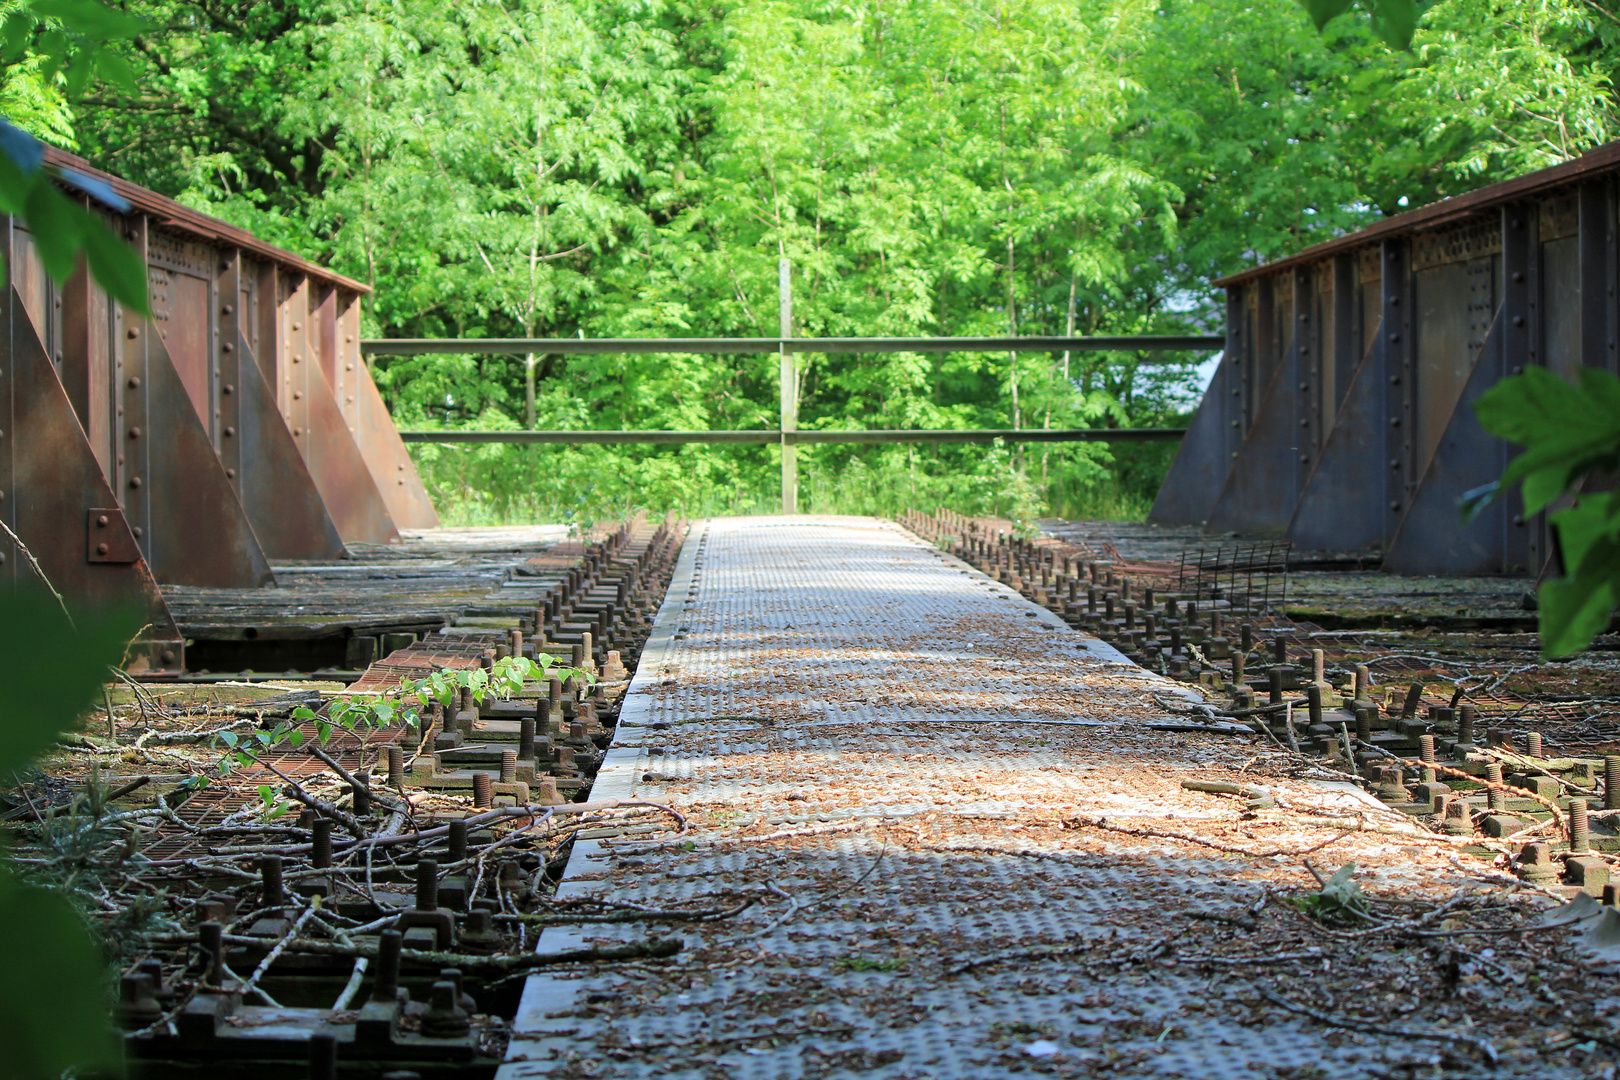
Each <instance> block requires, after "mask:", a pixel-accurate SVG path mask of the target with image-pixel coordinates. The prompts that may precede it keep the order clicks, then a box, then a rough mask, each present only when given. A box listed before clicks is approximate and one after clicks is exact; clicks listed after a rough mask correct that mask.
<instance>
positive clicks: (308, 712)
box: [292, 705, 315, 720]
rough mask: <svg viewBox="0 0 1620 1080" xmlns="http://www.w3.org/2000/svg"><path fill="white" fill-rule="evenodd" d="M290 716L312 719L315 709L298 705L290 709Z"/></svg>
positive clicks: (295, 718)
mask: <svg viewBox="0 0 1620 1080" xmlns="http://www.w3.org/2000/svg"><path fill="white" fill-rule="evenodd" d="M292 718H293V719H294V720H313V719H315V710H314V709H311V708H309V707H308V706H305V705H300V706H298V707H297V708H296V709H294V710H293V711H292Z"/></svg>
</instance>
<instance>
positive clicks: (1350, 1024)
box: [1260, 987, 1497, 1065]
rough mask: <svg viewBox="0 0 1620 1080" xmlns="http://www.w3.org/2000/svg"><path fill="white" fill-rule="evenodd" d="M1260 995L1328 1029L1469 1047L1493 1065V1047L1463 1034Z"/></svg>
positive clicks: (1261, 990)
mask: <svg viewBox="0 0 1620 1080" xmlns="http://www.w3.org/2000/svg"><path fill="white" fill-rule="evenodd" d="M1260 996H1261V997H1263V998H1265V999H1266V1000H1267V1001H1269V1002H1271V1003H1272V1004H1273V1005H1278V1006H1280V1007H1282V1008H1284V1009H1287V1010H1288V1011H1289V1012H1293V1013H1298V1014H1300V1015H1301V1016H1308V1017H1310V1018H1311V1019H1312V1020H1319V1021H1321V1022H1322V1023H1324V1024H1327V1025H1329V1026H1330V1027H1336V1028H1343V1029H1344V1030H1346V1031H1364V1032H1366V1033H1368V1034H1369V1035H1393V1036H1395V1037H1396V1038H1400V1039H1427V1040H1429V1041H1430V1042H1448V1043H1454V1044H1456V1045H1458V1046H1469V1047H1472V1048H1473V1049H1475V1050H1478V1051H1479V1052H1480V1053H1481V1054H1484V1055H1485V1060H1487V1061H1489V1062H1490V1063H1491V1064H1492V1065H1494V1064H1496V1059H1497V1053H1496V1047H1494V1046H1492V1045H1491V1044H1490V1042H1489V1041H1488V1040H1486V1039H1481V1038H1476V1037H1475V1036H1473V1035H1463V1034H1459V1033H1458V1032H1455V1031H1438V1030H1434V1029H1419V1028H1401V1027H1385V1026H1384V1025H1382V1024H1374V1023H1370V1022H1368V1021H1365V1020H1346V1019H1342V1018H1340V1017H1336V1016H1329V1015H1328V1014H1327V1013H1323V1012H1318V1011H1316V1010H1315V1009H1312V1008H1310V1007H1308V1006H1305V1005H1300V1004H1299V1003H1297V1002H1293V1001H1289V1000H1288V999H1287V998H1285V997H1282V996H1281V995H1278V994H1273V993H1272V992H1271V991H1270V990H1267V989H1265V988H1264V987H1261V988H1260Z"/></svg>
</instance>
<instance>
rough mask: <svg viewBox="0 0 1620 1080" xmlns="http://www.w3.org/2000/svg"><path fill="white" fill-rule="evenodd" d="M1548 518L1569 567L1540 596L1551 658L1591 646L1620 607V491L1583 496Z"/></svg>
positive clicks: (1545, 651) (1545, 652)
mask: <svg viewBox="0 0 1620 1080" xmlns="http://www.w3.org/2000/svg"><path fill="white" fill-rule="evenodd" d="M1547 521H1548V524H1549V525H1550V526H1551V527H1552V529H1553V532H1554V534H1555V536H1556V539H1557V541H1558V549H1559V554H1560V556H1561V558H1562V561H1563V563H1564V566H1565V568H1566V572H1565V574H1564V576H1563V577H1560V578H1550V579H1548V580H1546V581H1543V582H1542V583H1541V588H1540V589H1539V590H1537V594H1536V596H1537V600H1538V601H1539V603H1538V605H1537V606H1538V618H1539V623H1540V627H1539V628H1540V631H1541V655H1542V656H1543V657H1544V658H1547V659H1551V658H1553V657H1559V656H1569V655H1571V654H1573V653H1576V652H1579V651H1580V650H1582V649H1584V648H1586V647H1587V646H1588V645H1590V644H1591V643H1592V639H1593V638H1594V637H1596V636H1597V635H1598V634H1601V633H1603V632H1604V631H1605V630H1607V629H1608V627H1609V623H1610V620H1611V619H1612V617H1613V614H1614V611H1615V608H1616V607H1617V606H1620V495H1615V494H1591V495H1582V496H1581V497H1580V501H1579V502H1577V503H1576V505H1574V506H1572V507H1570V508H1569V509H1567V510H1560V511H1558V512H1557V513H1554V514H1550V515H1548V518H1547Z"/></svg>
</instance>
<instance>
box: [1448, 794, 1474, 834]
mask: <svg viewBox="0 0 1620 1080" xmlns="http://www.w3.org/2000/svg"><path fill="white" fill-rule="evenodd" d="M1445 830H1446V833H1447V834H1448V835H1450V836H1472V835H1473V834H1474V826H1473V822H1472V821H1471V820H1470V818H1469V816H1468V804H1467V803H1466V802H1464V801H1463V800H1462V799H1452V800H1451V801H1450V802H1448V803H1446V820H1445Z"/></svg>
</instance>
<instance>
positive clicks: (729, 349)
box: [360, 334, 1226, 356]
mask: <svg viewBox="0 0 1620 1080" xmlns="http://www.w3.org/2000/svg"><path fill="white" fill-rule="evenodd" d="M1225 344H1226V339H1225V338H1224V337H1220V336H1218V335H1210V334H1136V335H1124V336H1118V337H915V338H806V337H754V338H367V339H365V340H363V341H361V342H360V351H361V352H362V353H363V354H365V355H367V356H422V355H424V354H427V353H462V354H477V355H482V356H495V355H527V354H529V353H551V354H555V355H562V354H573V355H578V354H589V353H716V354H719V353H773V352H783V351H785V352H791V353H899V352H1065V351H1067V352H1181V351H1188V350H1200V349H1219V348H1223V347H1224V346H1225Z"/></svg>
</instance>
